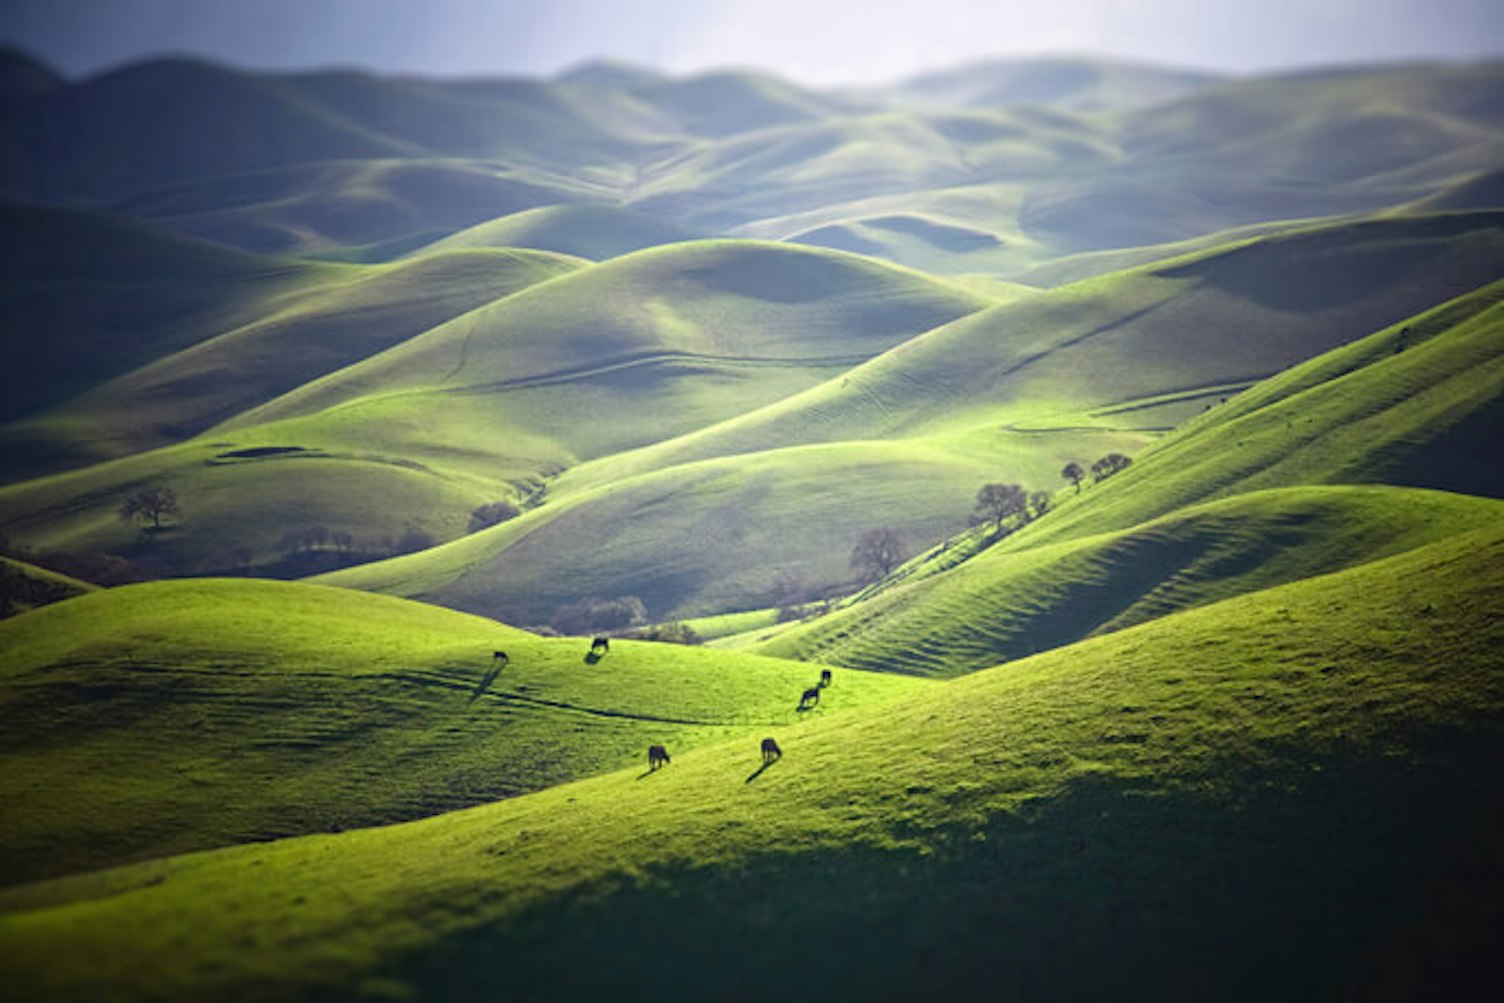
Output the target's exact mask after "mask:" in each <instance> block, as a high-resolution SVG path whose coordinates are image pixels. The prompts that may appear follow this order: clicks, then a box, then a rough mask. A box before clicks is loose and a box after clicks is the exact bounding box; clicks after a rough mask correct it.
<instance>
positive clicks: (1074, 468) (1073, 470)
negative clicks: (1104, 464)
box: [1060, 460, 1086, 494]
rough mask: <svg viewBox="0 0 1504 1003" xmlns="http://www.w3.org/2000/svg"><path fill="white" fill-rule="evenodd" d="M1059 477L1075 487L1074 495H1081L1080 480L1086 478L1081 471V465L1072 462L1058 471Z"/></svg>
mask: <svg viewBox="0 0 1504 1003" xmlns="http://www.w3.org/2000/svg"><path fill="white" fill-rule="evenodd" d="M1060 476H1061V477H1064V478H1065V479H1066V480H1068V481H1070V482H1071V483H1072V484H1074V485H1076V494H1080V493H1081V479H1082V478H1084V477H1085V476H1086V471H1085V470H1082V469H1081V464H1079V463H1077V462H1076V461H1075V460H1072V461H1071V462H1069V463H1067V464H1066V465H1065V467H1064V468H1063V469H1062V470H1061V471H1060Z"/></svg>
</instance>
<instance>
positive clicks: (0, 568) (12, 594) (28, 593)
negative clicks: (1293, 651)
mask: <svg viewBox="0 0 1504 1003" xmlns="http://www.w3.org/2000/svg"><path fill="white" fill-rule="evenodd" d="M95 588H96V586H94V585H91V584H89V583H88V582H84V581H80V580H79V579H77V578H74V577H72V576H71V575H63V574H59V573H58V572H56V571H49V570H47V569H46V568H39V567H37V566H36V565H35V564H31V563H29V562H27V561H22V560H18V559H16V558H14V557H0V618H3V617H8V616H15V615H16V614H17V613H24V612H26V611H27V610H30V609H35V608H37V607H38V606H45V605H47V604H48V603H55V602H60V601H62V600H64V599H71V598H72V597H74V596H76V595H82V594H83V593H85V592H90V591H93V590H94V589H95Z"/></svg>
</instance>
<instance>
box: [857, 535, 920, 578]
mask: <svg viewBox="0 0 1504 1003" xmlns="http://www.w3.org/2000/svg"><path fill="white" fill-rule="evenodd" d="M905 556H906V555H905V553H904V548H903V534H902V533H900V532H899V530H898V528H897V527H896V526H877V527H874V528H873V529H869V530H867V531H866V532H865V533H863V534H862V535H861V536H859V537H857V538H856V545H855V546H854V547H852V548H851V566H852V567H853V568H855V569H856V572H857V576H858V579H859V580H860V581H862V582H875V581H877V580H878V579H879V578H883V577H885V576H886V575H887V574H888V572H890V571H892V570H893V569H894V568H896V567H898V566H899V565H900V564H902V563H903V559H904V557H905Z"/></svg>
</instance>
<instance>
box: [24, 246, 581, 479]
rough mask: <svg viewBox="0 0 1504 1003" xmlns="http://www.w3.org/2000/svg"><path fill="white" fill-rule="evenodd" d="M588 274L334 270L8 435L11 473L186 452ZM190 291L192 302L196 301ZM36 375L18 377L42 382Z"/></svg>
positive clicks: (433, 258) (471, 265)
mask: <svg viewBox="0 0 1504 1003" xmlns="http://www.w3.org/2000/svg"><path fill="white" fill-rule="evenodd" d="M579 264H582V262H579V261H578V260H577V259H570V258H565V257H563V256H560V255H553V254H546V253H542V252H530V251H460V252H449V253H444V254H434V255H430V256H426V257H424V258H421V259H418V260H414V261H412V262H406V263H403V264H401V265H394V266H390V267H371V268H361V269H353V268H352V269H342V270H337V271H336V270H328V272H329V274H326V275H325V276H324V278H323V281H320V282H318V283H310V284H307V285H305V286H304V287H303V288H300V289H298V290H297V291H296V292H289V293H285V294H283V295H281V296H279V297H276V298H271V297H267V298H264V299H263V300H262V301H261V303H260V305H259V306H260V309H259V310H257V311H256V312H255V313H256V316H255V317H254V319H251V320H247V321H245V322H243V323H239V324H235V325H234V326H231V327H227V328H218V327H216V326H214V325H212V324H210V323H204V324H203V326H202V327H201V328H200V329H199V332H198V334H199V337H198V338H197V339H196V340H195V343H193V344H191V345H189V346H188V347H184V348H182V349H181V350H180V351H175V352H172V353H171V354H166V355H163V356H160V357H158V358H155V359H152V360H150V361H148V362H147V364H145V365H143V366H140V367H139V368H136V369H134V370H133V371H131V372H128V373H125V374H123V375H120V376H117V377H115V378H114V379H112V380H109V381H108V382H105V383H103V384H100V385H97V386H94V387H92V388H90V389H88V390H87V392H85V393H84V394H83V395H82V396H79V397H75V398H73V399H72V400H68V401H65V402H63V403H61V404H59V405H55V406H54V407H53V408H51V409H50V410H47V411H44V412H42V413H40V414H37V415H34V416H32V417H31V418H30V419H28V420H23V421H21V422H18V423H13V424H12V425H10V426H8V427H6V428H4V429H3V430H0V442H4V443H6V444H8V445H9V446H10V452H11V453H12V455H13V456H14V457H15V458H16V459H15V460H13V461H12V462H10V463H9V464H7V466H8V469H9V472H10V475H11V476H12V477H17V476H18V475H19V474H21V473H22V469H18V467H19V459H20V457H21V456H24V455H26V454H32V455H38V456H41V457H46V458H47V462H48V463H49V464H50V465H52V466H57V465H60V464H61V463H63V462H65V461H71V462H72V464H73V465H77V464H78V463H79V462H80V460H82V459H85V458H87V459H90V460H96V461H97V460H101V459H108V458H111V457H114V456H120V455H124V454H126V453H131V452H137V451H141V450H145V449H150V448H154V447H158V446H162V445H166V444H168V443H171V442H177V441H182V440H183V439H186V438H189V437H191V436H193V435H195V434H197V433H199V432H202V431H203V430H205V429H207V428H209V427H210V426H212V425H215V424H218V423H219V422H221V421H224V420H225V419H227V418H230V417H232V416H234V415H236V414H239V413H240V412H242V411H245V410H248V409H250V408H251V407H254V406H256V405H260V404H264V403H266V402H267V401H269V400H271V399H273V398H275V397H278V396H280V395H281V394H284V393H286V392H288V391H290V390H293V389H296V388H297V387H299V386H301V385H303V384H305V383H307V382H308V381H310V380H313V379H317V378H318V377H320V376H323V375H325V374H327V373H329V372H333V371H335V370H337V369H341V368H343V367H345V366H347V365H350V364H351V363H354V362H358V361H360V360H361V359H364V358H367V357H369V356H372V355H375V354H377V353H379V352H381V351H383V350H384V349H387V348H389V347H391V346H392V345H395V344H399V343H401V342H402V341H404V340H406V339H407V338H410V337H413V336H415V335H417V334H420V333H421V332H423V331H425V330H427V329H428V328H430V327H433V326H436V325H437V324H439V323H442V322H443V321H446V320H449V319H450V318H452V317H455V316H458V315H460V314H463V313H466V312H468V311H469V310H471V309H474V308H476V307H479V306H483V305H484V304H486V303H489V302H491V301H493V300H496V299H499V298H501V297H503V296H506V295H508V294H510V293H513V292H516V291H517V290H519V289H522V288H525V287H526V286H529V285H532V284H534V283H537V282H540V281H543V280H546V279H549V278H553V277H556V276H559V275H563V274H566V273H568V272H569V271H571V270H573V269H574V268H575V267H577V266H578V265H579ZM191 281H192V280H191V278H190V279H188V280H185V282H184V287H185V288H184V295H192V292H191V285H190V283H191ZM39 285H42V284H41V283H39ZM44 287H45V286H44ZM136 295H139V289H138V290H137V291H136ZM240 319H241V318H236V320H240ZM221 323H223V322H221ZM62 361H63V360H61V359H60V360H59V362H60V363H61V362H62ZM26 368H30V367H22V371H20V372H17V373H16V374H15V375H16V377H17V378H18V379H21V378H24V377H28V376H29V377H30V378H32V379H35V378H36V377H37V375H38V374H37V373H36V372H35V371H34V369H33V371H32V372H30V373H28V372H26V371H25V369H26ZM27 472H29V473H32V474H33V475H35V474H36V473H40V472H44V471H42V470H38V469H35V468H33V469H32V470H30V471H27Z"/></svg>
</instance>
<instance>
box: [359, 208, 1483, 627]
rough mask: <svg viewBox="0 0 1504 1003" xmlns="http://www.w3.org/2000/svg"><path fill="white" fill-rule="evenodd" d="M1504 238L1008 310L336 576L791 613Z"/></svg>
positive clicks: (1119, 284)
mask: <svg viewBox="0 0 1504 1003" xmlns="http://www.w3.org/2000/svg"><path fill="white" fill-rule="evenodd" d="M1494 223H1495V221H1494V220H1493V218H1492V217H1491V216H1489V215H1484V216H1481V217H1477V218H1473V217H1450V216H1447V217H1436V218H1420V219H1418V220H1411V219H1400V220H1394V221H1387V222H1385V223H1382V224H1367V223H1361V224H1342V225H1339V226H1336V227H1324V228H1315V229H1312V230H1309V231H1302V232H1297V233H1295V234H1290V235H1281V236H1276V237H1270V238H1265V239H1263V240H1260V241H1255V242H1252V243H1248V244H1244V245H1236V246H1234V247H1233V248H1231V249H1223V250H1221V251H1219V252H1215V253H1212V252H1208V253H1204V254H1202V255H1199V256H1192V257H1190V258H1186V259H1181V260H1178V261H1175V262H1172V263H1169V264H1163V265H1155V266H1147V267H1145V268H1141V269H1139V270H1137V271H1135V272H1131V273H1128V274H1126V275H1122V276H1114V277H1112V278H1110V279H1106V280H1098V281H1095V282H1088V283H1084V284H1081V285H1079V286H1076V287H1072V288H1068V289H1063V290H1058V291H1056V292H1055V293H1052V294H1049V295H1042V296H1035V297H1031V298H1028V299H1024V300H1021V301H1018V302H1016V303H1013V304H1005V305H1002V306H998V307H994V308H992V309H991V310H987V311H982V312H979V313H976V314H973V315H971V316H968V317H964V318H962V319H960V320H958V321H955V322H953V323H951V324H949V325H945V326H943V327H940V328H938V329H936V330H933V331H930V332H928V333H926V334H924V335H922V336H920V337H918V338H915V339H911V340H910V341H908V342H906V343H904V344H903V345H901V346H899V347H898V348H896V349H893V350H891V351H889V352H887V353H884V354H883V355H881V356H878V357H877V358H875V359H873V360H871V361H869V362H867V363H865V364H863V365H860V366H858V367H856V368H853V369H851V370H849V371H848V372H845V373H844V374H843V375H841V376H839V377H836V378H834V379H831V380H829V381H827V382H825V383H823V384H821V385H819V386H816V387H813V388H811V389H809V390H806V391H804V392H803V393H800V394H796V395H791V396H787V397H785V398H784V399H782V400H779V401H777V402H776V403H773V404H770V405H767V406H765V407H763V408H761V409H758V410H751V411H749V412H747V413H745V414H741V415H738V416H736V417H733V418H729V419H727V420H725V421H723V422H720V423H719V424H712V425H708V426H705V427H701V428H697V429H696V430H694V431H692V432H689V433H688V434H685V435H682V436H679V437H676V438H666V439H665V440H664V441H661V442H658V443H655V444H652V445H649V446H646V447H644V448H642V449H637V450H631V451H619V452H614V453H613V452H611V451H606V450H603V451H602V452H603V454H604V455H602V457H601V458H600V459H599V460H596V461H593V462H586V463H583V464H581V465H579V466H578V467H574V468H571V469H569V470H566V471H564V472H563V473H562V474H560V475H559V476H558V477H557V478H556V479H554V480H553V481H551V482H550V484H549V488H548V495H547V498H548V504H547V505H545V506H544V507H543V508H541V509H540V510H538V511H537V512H536V513H533V515H532V516H531V517H529V518H528V519H524V520H519V521H517V522H516V523H514V524H511V525H509V526H507V527H503V528H500V529H497V530H493V531H490V532H488V533H483V534H479V535H478V536H476V537H474V538H471V539H467V540H464V541H461V542H459V543H456V544H453V545H451V546H449V547H446V548H442V549H440V550H435V551H431V552H428V553H424V554H419V555H414V556H410V557H403V558H399V559H397V560H395V561H393V562H388V563H383V564H375V565H368V566H365V567H362V568H359V569H353V570H350V571H345V572H338V573H336V574H335V575H334V577H333V578H331V579H330V580H331V581H334V582H337V583H340V584H344V585H349V586H352V587H357V588H370V589H376V590H378V591H391V592H394V593H396V594H399V595H406V596H410V597H413V598H420V599H423V600H425V601H429V602H438V603H441V604H444V605H454V606H457V607H459V608H462V609H468V610H471V611H474V612H479V613H483V614H485V615H489V616H496V617H498V618H501V619H504V620H508V621H509V622H522V623H535V622H542V621H543V620H546V619H547V617H548V615H549V613H550V612H551V611H552V609H553V608H554V607H556V606H559V605H562V604H564V603H565V602H568V601H571V600H572V599H573V598H578V597H580V596H584V595H603V596H605V595H613V594H630V595H636V596H638V597H639V598H641V599H643V600H644V602H645V603H647V605H648V608H649V611H650V614H651V615H652V616H654V617H658V618H663V619H668V618H678V617H686V616H690V617H694V616H704V615H709V614H714V613H723V612H730V611H735V610H739V609H752V608H758V607H761V606H766V605H769V604H770V603H775V602H777V600H776V598H775V595H776V591H777V589H778V587H779V582H780V581H781V580H783V579H786V578H790V577H791V578H793V579H794V580H796V581H798V582H799V583H801V584H802V585H803V586H805V587H806V589H807V591H809V592H812V593H816V594H828V593H830V592H832V591H840V590H842V589H843V588H849V586H848V585H847V583H849V582H850V581H851V573H850V571H849V569H848V568H847V566H846V564H847V557H848V554H849V553H850V549H851V546H852V544H853V542H854V541H855V539H856V538H857V536H858V535H859V534H860V533H861V532H862V531H863V530H865V529H867V528H870V527H872V526H881V525H895V526H898V527H900V528H901V529H902V530H903V531H904V533H905V534H906V536H907V543H908V546H909V547H910V548H911V551H912V550H916V549H923V548H925V547H928V546H930V545H932V544H934V543H938V542H939V541H940V540H942V539H944V538H945V537H947V536H950V535H951V534H953V533H954V532H955V531H956V530H957V529H959V528H960V526H961V525H962V523H963V520H964V519H965V517H966V514H967V512H968V511H969V510H970V503H971V499H972V497H973V496H974V495H975V493H976V490H977V488H978V487H979V486H980V485H981V484H984V483H987V482H989V481H997V480H1003V481H1017V482H1019V483H1023V484H1025V485H1026V486H1028V487H1029V488H1030V489H1032V490H1041V489H1042V490H1049V489H1052V488H1053V487H1054V486H1055V485H1056V484H1058V483H1059V474H1058V472H1059V470H1060V469H1061V468H1062V467H1063V466H1064V465H1065V464H1066V463H1067V462H1070V461H1071V460H1072V459H1075V460H1081V461H1083V462H1085V463H1087V464H1089V463H1090V462H1091V460H1092V459H1094V458H1095V457H1097V456H1101V455H1104V454H1106V453H1108V452H1113V451H1119V452H1125V453H1130V454H1133V453H1138V452H1140V451H1141V450H1142V449H1143V448H1144V446H1146V445H1147V444H1148V442H1149V441H1150V440H1151V437H1152V434H1153V433H1154V432H1156V431H1159V430H1160V429H1162V428H1164V427H1166V426H1168V425H1171V424H1173V423H1175V422H1177V421H1179V420H1182V419H1183V418H1184V417H1185V416H1189V415H1194V414H1197V413H1199V412H1200V411H1202V410H1203V409H1204V408H1205V407H1206V405H1207V401H1208V400H1212V401H1215V400H1217V399H1219V398H1221V397H1224V396H1226V395H1228V394H1232V393H1236V392H1237V391H1238V390H1241V389H1243V388H1244V387H1246V386H1248V385H1250V384H1251V383H1253V382H1255V381H1256V380H1258V379H1259V378H1260V377H1261V376H1262V375H1264V374H1265V373H1269V372H1273V371H1276V370H1279V369H1281V368H1283V367H1284V366H1287V365H1289V364H1290V363H1291V362H1293V361H1295V360H1296V359H1298V358H1300V357H1301V356H1302V355H1303V354H1305V353H1309V352H1313V351H1320V350H1321V349H1323V348H1325V347H1328V346H1330V345H1335V344H1341V343H1342V342H1344V341H1347V340H1352V339H1355V338H1357V337H1359V336H1360V335H1362V334H1365V333H1367V332H1369V331H1372V330H1373V329H1374V328H1375V327H1377V326H1381V325H1382V324H1385V323H1389V322H1392V321H1394V320H1397V319H1400V318H1402V317H1405V316H1407V315H1408V312H1409V310H1413V309H1414V308H1416V307H1423V306H1425V305H1428V304H1430V303H1433V302H1435V301H1436V299H1437V298H1440V297H1441V296H1443V295H1446V294H1447V293H1449V292H1453V293H1454V292H1457V291H1462V290H1466V289H1469V288H1471V287H1472V285H1474V284H1476V283H1478V282H1483V281H1486V280H1487V277H1488V274H1489V273H1490V272H1491V271H1492V270H1493V269H1495V268H1496V267H1497V265H1498V261H1499V253H1500V252H1499V251H1498V250H1495V249H1494V248H1495V247H1496V245H1498V241H1499V239H1500V238H1499V233H1500V231H1499V230H1498V228H1497V227H1496V226H1495V225H1494ZM1443 262H1444V264H1443ZM1210 455H1211V456H1214V457H1233V456H1237V455H1239V454H1237V453H1235V452H1232V451H1228V450H1221V451H1218V452H1217V453H1215V454H1210ZM1213 462H1215V460H1213ZM790 482H795V483H797V485H798V486H797V487H794V486H790ZM1278 483H1279V482H1274V483H1269V482H1265V483H1264V484H1263V485H1261V486H1266V487H1273V486H1277V484H1278ZM1297 483H1299V482H1297ZM1424 486H1436V487H1447V486H1448V485H1444V484H1435V485H1424ZM1193 500H1196V499H1194V498H1192V499H1188V500H1187V501H1184V502H1181V504H1188V503H1189V501H1193ZM1176 507H1179V505H1178V504H1168V503H1166V504H1164V505H1163V506H1162V507H1159V508H1156V509H1154V510H1153V511H1147V510H1146V511H1145V512H1144V514H1143V515H1142V516H1141V517H1140V518H1139V519H1137V520H1134V521H1133V522H1116V523H1114V524H1112V525H1110V526H1107V525H1103V526H1102V527H1101V528H1100V529H1098V530H1096V531H1097V532H1101V531H1104V530H1106V529H1124V528H1127V527H1128V526H1130V525H1133V524H1134V522H1142V521H1145V520H1147V519H1150V518H1153V517H1155V516H1158V515H1163V514H1166V513H1168V512H1170V511H1172V510H1173V509H1174V508H1176ZM1073 511H1081V510H1080V509H1079V507H1078V509H1076V510H1073ZM1070 518H1074V517H1073V516H1071V515H1070V514H1069V512H1064V511H1063V512H1061V513H1058V514H1056V515H1052V516H1051V517H1050V519H1049V520H1046V522H1045V523H1042V524H1041V526H1040V527H1038V528H1036V529H1035V530H1031V532H1038V531H1043V530H1044V529H1045V527H1047V526H1053V525H1056V524H1057V523H1058V522H1059V521H1061V520H1065V519H1070ZM773 525H776V526H778V530H777V531H776V532H772V533H769V532H767V530H766V528H765V527H768V526H773ZM1010 549H1012V547H1011V545H1010ZM670 554H671V555H673V556H672V559H671V560H669V561H665V559H664V555H670ZM613 587H614V589H615V591H614V592H613V591H611V590H612V589H613ZM570 589H574V590H576V595H575V596H570V595H569V591H570ZM1028 650H1032V649H1028Z"/></svg>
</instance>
